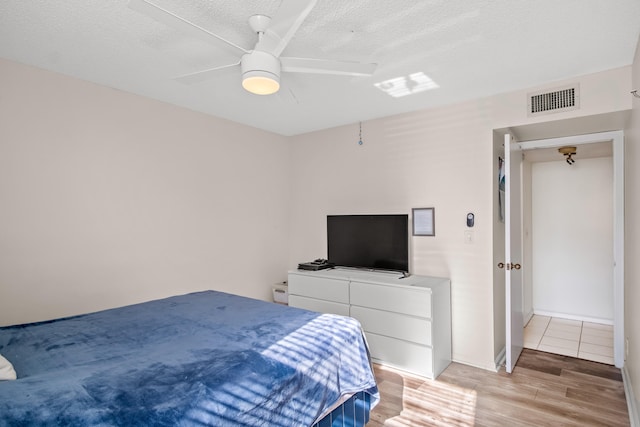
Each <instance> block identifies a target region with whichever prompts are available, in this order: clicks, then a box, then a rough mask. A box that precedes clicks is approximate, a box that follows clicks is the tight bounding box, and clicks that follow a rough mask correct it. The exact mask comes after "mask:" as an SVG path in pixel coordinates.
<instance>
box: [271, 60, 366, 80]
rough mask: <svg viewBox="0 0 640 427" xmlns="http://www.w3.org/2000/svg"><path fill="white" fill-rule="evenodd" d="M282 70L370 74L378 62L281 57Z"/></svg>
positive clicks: (357, 74)
mask: <svg viewBox="0 0 640 427" xmlns="http://www.w3.org/2000/svg"><path fill="white" fill-rule="evenodd" d="M280 65H281V68H282V71H288V72H292V73H314V74H337V75H343V76H370V75H372V74H373V73H374V71H375V70H376V67H377V66H378V64H366V63H362V62H348V61H332V60H326V59H310V58H287V57H284V58H280Z"/></svg>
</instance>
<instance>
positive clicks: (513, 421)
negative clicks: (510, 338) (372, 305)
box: [367, 349, 629, 427]
mask: <svg viewBox="0 0 640 427" xmlns="http://www.w3.org/2000/svg"><path fill="white" fill-rule="evenodd" d="M374 368H375V373H376V378H377V380H378V388H379V389H380V396H381V399H380V403H378V406H376V407H375V408H374V409H373V411H372V413H371V419H370V421H369V423H368V424H367V427H379V426H391V427H393V426H415V427H421V426H476V427H478V426H629V415H628V410H627V403H626V400H625V395H624V386H623V383H622V375H621V373H620V370H619V369H617V368H615V367H613V366H609V365H605V364H602V363H597V362H591V361H587V360H579V359H575V358H572V357H567V356H561V355H556V354H550V353H544V352H540V351H535V350H529V349H525V350H524V351H523V353H522V356H521V357H520V359H519V360H518V363H517V365H516V368H515V369H514V372H513V373H512V374H511V375H509V374H507V373H506V372H505V371H504V369H501V370H500V372H498V373H495V372H490V371H486V370H483V369H478V368H473V367H470V366H466V365H462V364H458V363H452V364H451V365H450V366H449V367H448V368H447V369H446V370H445V371H444V372H443V373H442V374H441V375H440V376H439V377H438V379H437V380H426V379H424V378H421V377H415V376H411V375H408V374H406V373H403V372H401V371H396V370H393V369H390V368H386V367H383V366H380V365H374Z"/></svg>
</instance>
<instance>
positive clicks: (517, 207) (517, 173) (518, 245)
mask: <svg viewBox="0 0 640 427" xmlns="http://www.w3.org/2000/svg"><path fill="white" fill-rule="evenodd" d="M504 176H505V191H504V193H505V200H504V202H505V210H504V214H505V215H504V225H505V242H504V253H505V263H504V270H505V271H504V273H505V287H506V289H505V293H506V331H507V339H506V359H507V360H506V370H507V372H509V373H511V372H513V368H514V367H515V365H516V362H517V361H518V357H520V353H521V352H522V348H523V347H524V315H523V307H522V305H523V304H522V295H523V289H522V268H521V265H520V263H521V262H522V197H521V193H522V186H521V183H522V150H521V148H520V146H519V144H518V143H517V142H516V141H515V140H514V139H513V136H512V135H510V134H506V135H505V136H504Z"/></svg>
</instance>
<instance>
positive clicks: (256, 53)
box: [129, 0, 377, 95]
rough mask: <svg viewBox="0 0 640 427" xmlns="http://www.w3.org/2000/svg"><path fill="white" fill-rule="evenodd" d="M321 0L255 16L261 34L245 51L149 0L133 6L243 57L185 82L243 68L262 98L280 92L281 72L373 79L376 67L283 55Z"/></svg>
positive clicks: (302, 0) (297, 1) (246, 81)
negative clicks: (225, 69) (272, 15)
mask: <svg viewBox="0 0 640 427" xmlns="http://www.w3.org/2000/svg"><path fill="white" fill-rule="evenodd" d="M316 3H317V0H282V3H281V5H280V8H279V9H278V11H277V12H276V13H275V16H274V17H273V18H270V17H268V16H265V15H253V16H251V17H250V18H249V26H250V27H251V28H252V29H253V31H255V32H256V33H257V35H258V41H257V42H256V45H255V46H254V47H253V49H244V48H243V47H241V46H238V45H236V44H234V43H233V42H231V41H229V40H226V39H224V38H223V37H220V36H219V35H217V34H214V33H212V32H210V31H208V30H206V29H204V28H202V27H200V26H198V25H196V24H194V23H192V22H189V21H187V20H186V19H184V18H181V17H180V16H178V15H175V14H174V13H172V12H170V11H168V10H165V9H163V8H161V7H159V6H157V5H155V4H153V3H151V2H149V1H147V0H130V2H129V7H130V8H131V9H133V10H136V11H138V12H141V13H143V14H146V15H148V16H149V17H151V18H153V19H155V20H156V21H159V22H162V23H164V24H167V25H169V26H171V27H173V28H175V29H178V30H180V31H183V32H185V33H186V34H190V35H192V36H195V37H197V38H199V39H204V40H205V41H206V42H209V43H212V44H214V45H216V46H218V47H221V48H223V49H226V50H228V51H231V52H232V53H233V54H235V55H238V56H240V58H239V60H238V61H237V62H234V63H232V64H225V65H221V66H217V67H214V68H210V69H207V70H201V71H197V72H194V73H190V74H186V75H183V76H180V77H177V78H176V80H179V81H182V82H184V83H196V82H199V81H203V80H206V79H208V78H210V77H213V76H214V75H215V73H216V71H218V70H221V69H223V68H229V67H235V66H238V65H239V66H240V70H241V73H242V87H243V88H244V89H246V90H247V91H249V92H251V93H255V94H258V95H270V94H273V93H276V92H277V91H278V90H279V89H280V73H281V72H282V71H284V72H291V73H315V74H337V75H345V76H370V75H372V74H373V72H374V71H375V69H376V66H377V65H376V64H367V63H359V62H348V61H332V60H325V59H312V58H292V57H284V56H280V55H281V54H282V52H283V51H284V49H285V48H286V47H287V44H289V41H291V39H292V38H293V36H294V34H295V33H296V31H297V30H298V28H299V27H300V25H301V24H302V22H303V21H304V20H305V18H306V17H307V15H309V13H310V12H311V10H312V9H313V7H314V6H315V5H316Z"/></svg>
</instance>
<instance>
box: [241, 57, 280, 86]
mask: <svg viewBox="0 0 640 427" xmlns="http://www.w3.org/2000/svg"><path fill="white" fill-rule="evenodd" d="M240 67H241V68H242V87H243V88H244V89H245V90H247V91H249V92H251V93H255V94H256V95H271V94H272V93H276V92H277V91H278V90H279V89H280V61H279V60H278V58H276V57H275V56H273V55H271V54H270V53H268V52H262V51H259V50H254V51H252V52H251V53H247V54H246V55H244V56H243V57H242V60H241V62H240Z"/></svg>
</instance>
